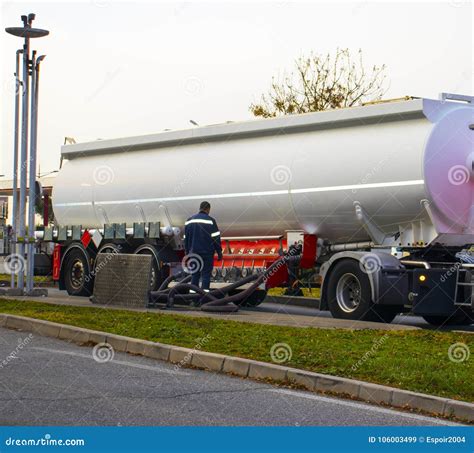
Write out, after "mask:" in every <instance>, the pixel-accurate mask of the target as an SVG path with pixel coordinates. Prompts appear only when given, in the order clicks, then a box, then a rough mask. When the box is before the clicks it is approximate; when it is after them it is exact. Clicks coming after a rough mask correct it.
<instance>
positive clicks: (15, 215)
mask: <svg viewBox="0 0 474 453" xmlns="http://www.w3.org/2000/svg"><path fill="white" fill-rule="evenodd" d="M22 52H23V51H22V50H21V49H18V50H17V51H16V67H15V126H14V127H15V131H14V135H13V217H12V234H11V237H10V254H16V238H17V236H18V231H17V228H18V125H19V121H20V87H21V82H20V74H19V73H20V54H21V53H22ZM11 273H12V275H11V284H10V286H11V288H14V287H15V269H13V268H12V270H11Z"/></svg>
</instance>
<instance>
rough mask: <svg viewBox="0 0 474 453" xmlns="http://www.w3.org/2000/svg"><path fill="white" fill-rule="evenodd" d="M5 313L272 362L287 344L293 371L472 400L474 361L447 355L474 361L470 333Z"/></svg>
mask: <svg viewBox="0 0 474 453" xmlns="http://www.w3.org/2000/svg"><path fill="white" fill-rule="evenodd" d="M0 312H1V313H10V314H16V315H22V316H29V317H32V318H39V319H45V320H48V321H55V322H60V323H65V324H71V325H75V326H80V327H86V328H90V329H95V330H103V331H107V332H111V333H115V334H120V335H126V336H130V337H135V338H142V339H146V340H152V341H157V342H161V343H168V344H173V345H178V346H185V347H190V348H194V347H197V346H198V345H199V347H200V348H201V349H202V350H206V351H210V352H217V353H222V354H230V355H234V356H240V357H247V358H250V359H255V360H261V361H266V362H271V361H272V360H271V356H270V349H271V348H272V346H273V345H274V344H276V343H286V344H287V345H289V347H290V348H291V351H292V357H291V359H290V360H289V361H288V362H286V363H285V365H288V366H292V367H295V368H302V369H306V370H312V371H316V372H320V373H327V374H334V375H338V376H345V377H348V378H355V379H362V380H365V381H370V382H375V383H379V384H386V385H390V386H394V387H399V388H404V389H408V390H413V391H418V392H423V393H430V394H434V395H439V396H445V397H449V398H455V399H460V400H464V401H470V402H472V401H474V381H473V376H474V366H473V363H474V361H473V358H472V357H471V358H470V359H468V360H465V361H464V362H460V363H456V362H453V361H451V360H450V359H449V357H448V349H449V347H450V346H451V345H453V344H455V343H464V344H465V345H466V346H467V347H468V348H470V350H471V355H472V356H474V335H472V334H468V333H451V332H435V331H428V330H423V331H421V330H419V331H406V330H404V331H381V330H355V331H350V330H342V329H313V328H297V327H282V326H268V325H261V324H251V323H242V322H236V321H226V320H220V319H211V318H197V317H191V316H185V315H176V314H168V313H160V312H157V313H138V312H131V311H126V310H108V309H104V308H99V307H71V306H63V305H62V306H59V305H51V304H45V303H40V302H22V301H14V300H7V299H1V300H0Z"/></svg>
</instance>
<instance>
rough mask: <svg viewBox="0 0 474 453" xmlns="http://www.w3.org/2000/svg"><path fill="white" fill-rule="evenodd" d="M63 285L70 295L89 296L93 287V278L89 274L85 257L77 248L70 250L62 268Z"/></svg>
mask: <svg viewBox="0 0 474 453" xmlns="http://www.w3.org/2000/svg"><path fill="white" fill-rule="evenodd" d="M63 278H64V286H65V287H66V290H67V292H68V294H69V295H70V296H90V295H91V294H92V288H93V278H92V277H91V276H90V275H89V263H88V262H87V257H86V255H85V254H84V252H82V251H81V250H79V249H73V250H71V251H70V252H69V253H68V254H67V256H66V258H65V260H64V268H63Z"/></svg>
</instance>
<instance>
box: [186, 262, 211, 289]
mask: <svg viewBox="0 0 474 453" xmlns="http://www.w3.org/2000/svg"><path fill="white" fill-rule="evenodd" d="M199 256H200V257H201V259H202V266H199V269H197V270H196V272H194V274H193V278H192V279H191V283H192V284H193V285H196V286H199V279H201V280H202V286H201V288H202V289H209V286H210V284H211V272H212V268H213V266H214V255H199Z"/></svg>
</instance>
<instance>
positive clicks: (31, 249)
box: [26, 51, 45, 292]
mask: <svg viewBox="0 0 474 453" xmlns="http://www.w3.org/2000/svg"><path fill="white" fill-rule="evenodd" d="M44 57H45V56H44V55H41V56H40V57H38V59H36V51H33V65H32V83H31V85H32V92H31V131H30V143H31V145H30V183H29V185H30V191H29V195H28V200H29V205H28V267H27V280H26V290H27V291H28V292H31V291H32V290H33V287H34V269H35V208H36V197H37V193H36V147H37V141H38V96H39V69H40V64H41V61H42V60H43V59H44Z"/></svg>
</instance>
